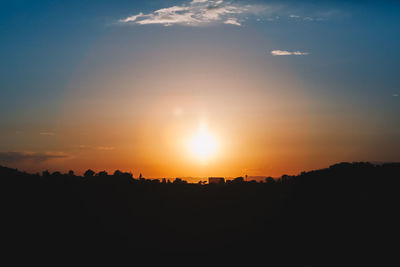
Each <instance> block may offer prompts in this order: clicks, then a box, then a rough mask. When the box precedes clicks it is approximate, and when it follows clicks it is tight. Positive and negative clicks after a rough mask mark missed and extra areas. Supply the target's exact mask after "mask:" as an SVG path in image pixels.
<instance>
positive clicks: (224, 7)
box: [119, 0, 266, 26]
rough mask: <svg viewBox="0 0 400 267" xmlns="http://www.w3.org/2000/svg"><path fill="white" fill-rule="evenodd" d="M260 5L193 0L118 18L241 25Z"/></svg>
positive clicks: (135, 21)
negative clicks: (146, 12) (150, 11)
mask: <svg viewBox="0 0 400 267" xmlns="http://www.w3.org/2000/svg"><path fill="white" fill-rule="evenodd" d="M265 9H266V7H265V6H261V5H243V4H239V3H232V2H225V1H224V0H193V1H191V2H188V3H186V4H182V5H179V6H172V7H167V8H162V9H158V10H156V11H154V12H152V13H148V14H144V13H142V12H141V13H139V14H136V15H132V16H129V17H126V18H123V19H121V20H119V22H120V23H131V24H139V25H145V24H162V25H165V26H170V25H187V26H201V25H207V24H211V23H225V24H232V25H236V26H241V25H242V24H241V21H244V20H245V19H246V18H245V16H247V15H251V14H253V15H256V14H259V13H260V12H262V11H263V10H265Z"/></svg>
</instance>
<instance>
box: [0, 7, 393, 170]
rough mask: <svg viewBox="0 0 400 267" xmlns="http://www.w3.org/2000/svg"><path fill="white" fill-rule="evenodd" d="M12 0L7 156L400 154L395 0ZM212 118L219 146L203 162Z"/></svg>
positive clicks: (248, 162)
mask: <svg viewBox="0 0 400 267" xmlns="http://www.w3.org/2000/svg"><path fill="white" fill-rule="evenodd" d="M299 2H300V1H261V0H260V1H217V0H215V1H207V0H197V1H193V2H191V1H127V0H125V1H118V0H114V1H102V0H99V1H85V0H79V1H75V0H71V1H50V0H48V1H45V0H37V1H24V0H12V1H11V0H10V1H2V5H1V9H0V36H1V42H0V58H1V60H0V141H1V142H0V164H1V165H6V166H10V167H16V168H20V169H22V170H27V171H42V170H44V169H49V170H51V171H55V170H59V171H67V170H69V169H74V170H76V171H77V172H78V173H81V172H82V171H84V170H85V169H88V168H92V169H94V170H96V171H99V170H103V169H105V170H107V171H114V170H115V169H121V170H124V171H131V172H133V174H134V176H137V175H138V174H139V172H142V173H143V174H144V176H147V177H178V176H240V175H245V174H248V175H272V176H277V175H281V174H284V173H287V174H294V173H299V172H301V171H303V170H310V169H316V168H322V167H327V166H329V165H330V164H333V163H336V162H341V161H373V162H387V161H400V96H399V95H400V79H399V77H400V49H399V48H400V17H399V15H398V14H399V12H400V4H399V3H398V2H395V1H301V3H299ZM201 125H203V127H206V128H207V131H208V133H209V134H210V135H211V136H213V138H215V140H216V144H217V150H216V152H215V153H214V154H213V155H212V156H211V157H209V158H207V160H205V161H204V160H198V159H197V158H196V157H195V156H194V155H192V154H191V151H189V150H190V149H189V148H188V145H187V144H188V142H189V140H190V138H191V137H192V136H194V135H196V133H197V132H198V131H199V127H200V126H201Z"/></svg>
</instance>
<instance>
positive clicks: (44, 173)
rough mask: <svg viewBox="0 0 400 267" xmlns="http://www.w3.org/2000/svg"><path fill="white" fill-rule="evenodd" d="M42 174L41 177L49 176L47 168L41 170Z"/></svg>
mask: <svg viewBox="0 0 400 267" xmlns="http://www.w3.org/2000/svg"><path fill="white" fill-rule="evenodd" d="M42 176H43V177H49V176H50V172H49V171H48V170H45V171H43V172H42Z"/></svg>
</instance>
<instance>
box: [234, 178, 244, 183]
mask: <svg viewBox="0 0 400 267" xmlns="http://www.w3.org/2000/svg"><path fill="white" fill-rule="evenodd" d="M232 182H233V183H243V182H244V179H243V177H236V178H235V179H233V181H232Z"/></svg>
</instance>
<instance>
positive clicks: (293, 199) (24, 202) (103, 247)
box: [0, 162, 400, 265]
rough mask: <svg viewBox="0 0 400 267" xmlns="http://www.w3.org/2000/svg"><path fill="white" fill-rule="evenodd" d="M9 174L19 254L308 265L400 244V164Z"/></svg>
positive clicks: (5, 217) (9, 238)
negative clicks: (228, 256)
mask: <svg viewBox="0 0 400 267" xmlns="http://www.w3.org/2000/svg"><path fill="white" fill-rule="evenodd" d="M0 177H1V180H0V183H1V186H0V188H1V198H2V207H1V208H2V225H3V226H2V242H3V244H6V247H7V249H8V250H9V251H12V252H15V251H20V252H23V251H31V252H32V251H33V252H37V251H47V252H48V253H52V252H57V251H70V250H71V251H89V250H90V251H111V250H125V251H130V252H132V251H135V252H138V251H152V253H157V252H161V251H163V252H171V253H184V252H196V251H198V252H199V253H206V254H207V253H212V252H215V251H219V252H221V253H232V252H240V253H244V252H247V253H254V254H257V255H277V253H279V254H282V255H285V254H286V255H289V257H286V258H289V259H292V260H296V261H297V262H300V261H301V260H305V261H307V260H309V258H315V257H316V256H317V255H325V257H327V259H330V257H331V258H335V257H344V255H348V254H349V255H350V254H354V253H355V251H358V252H360V253H361V254H362V255H364V260H366V259H367V258H368V257H369V255H371V254H370V252H373V251H375V252H376V251H377V249H379V248H382V247H384V246H386V245H387V244H389V242H390V241H396V240H392V239H395V236H394V232H395V229H398V224H397V223H398V220H397V213H398V207H399V206H398V204H399V203H400V201H399V198H400V197H399V196H400V194H399V185H400V180H399V178H400V163H388V164H381V165H374V164H371V163H366V162H360V163H340V164H335V165H332V166H330V167H329V168H326V169H321V170H316V171H310V172H303V173H301V174H299V175H295V176H288V175H283V176H282V177H280V178H279V179H272V178H267V179H266V180H264V181H261V182H255V181H251V182H245V181H244V179H243V177H238V178H236V179H233V180H231V181H227V182H226V183H225V184H218V185H215V184H204V183H200V184H191V183H187V182H185V181H184V180H181V179H176V180H174V181H167V180H165V179H163V180H150V179H146V178H143V177H142V176H140V178H139V177H138V178H134V177H132V174H130V173H124V172H121V171H115V172H114V173H113V174H112V175H110V174H107V173H106V172H104V171H103V172H99V173H95V172H94V171H91V170H88V171H86V172H85V175H84V176H76V175H74V172H73V171H70V172H68V173H66V174H62V173H60V172H54V173H49V172H47V171H45V172H43V173H42V174H41V175H39V174H28V173H24V172H20V171H18V170H15V169H10V168H6V167H0ZM39 241H40V244H41V245H40V246H39V245H38V244H39ZM388 247H389V246H388ZM385 249H386V248H385ZM386 252H387V253H389V254H390V253H391V252H390V249H389V248H387V251H386ZM69 253H74V252H69ZM282 259H283V258H282ZM308 263H309V264H311V263H310V262H308ZM324 265H326V264H324Z"/></svg>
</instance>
